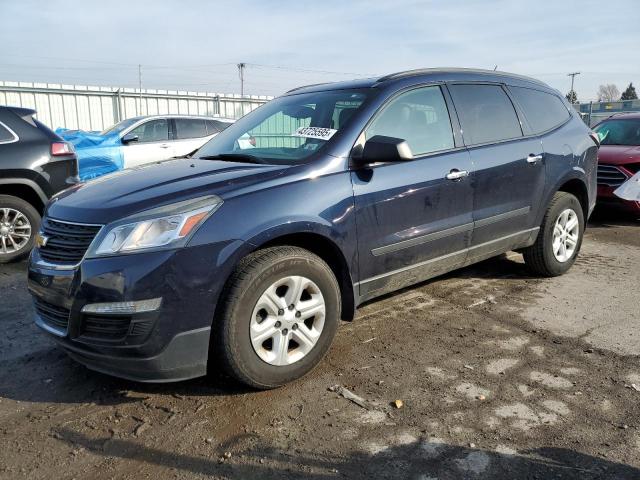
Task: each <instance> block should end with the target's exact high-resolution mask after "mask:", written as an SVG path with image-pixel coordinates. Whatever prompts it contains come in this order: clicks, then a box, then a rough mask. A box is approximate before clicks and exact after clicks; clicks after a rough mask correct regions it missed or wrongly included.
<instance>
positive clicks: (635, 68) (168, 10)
mask: <svg viewBox="0 0 640 480" xmlns="http://www.w3.org/2000/svg"><path fill="white" fill-rule="evenodd" d="M0 19H2V28H1V29H0V45H2V48H0V80H5V81H7V80H8V81H23V82H44V83H66V84H78V85H100V86H120V87H137V86H138V84H139V78H138V65H141V72H142V87H143V88H158V89H171V90H187V91H202V92H205V91H206V92H216V93H240V80H239V77H238V68H237V64H238V63H240V62H243V63H246V68H245V75H244V76H245V83H244V92H245V94H255V95H279V94H281V93H283V92H285V91H286V90H288V89H290V88H293V87H296V86H300V85H305V84H310V83H320V82H328V81H336V80H346V79H351V78H358V77H368V76H379V75H383V74H387V73H392V72H397V71H402V70H408V69H413V68H423V67H472V68H486V69H494V68H495V67H496V66H497V68H498V70H502V71H507V72H514V73H520V74H524V75H530V76H532V77H536V78H538V79H540V80H542V81H545V82H547V83H548V84H550V85H551V86H553V87H555V88H557V89H558V90H560V91H562V92H563V93H566V92H568V91H569V89H570V87H571V78H570V77H568V76H567V74H568V73H570V72H581V73H580V75H578V76H576V78H575V90H576V92H577V94H578V98H579V100H580V101H588V100H592V99H595V98H596V92H597V89H598V86H599V85H600V84H605V83H613V84H616V85H617V87H618V88H619V90H620V91H622V90H624V88H626V86H627V85H628V84H629V82H634V84H636V85H638V86H639V87H640V48H639V47H640V28H638V25H640V2H639V1H638V0H609V1H607V2H603V1H602V0H599V1H591V0H581V1H574V0H537V1H536V0H529V1H518V0H511V1H509V0H393V1H388V0H386V1H379V0H368V1H360V0H351V1H350V0H341V1H334V0H323V1H321V2H319V1H304V0H297V1H289V0H282V1H273V0H233V1H227V0H218V1H207V0H180V1H176V0H173V1H167V0H165V1H162V0H155V1H144V0H128V1H122V0H109V1H104V0H102V1H95V0H83V1H80V0H77V1H70V0H0Z"/></svg>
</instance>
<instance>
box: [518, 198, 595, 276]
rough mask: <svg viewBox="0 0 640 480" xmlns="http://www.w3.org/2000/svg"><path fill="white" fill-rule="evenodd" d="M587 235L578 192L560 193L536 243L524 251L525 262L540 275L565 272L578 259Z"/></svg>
mask: <svg viewBox="0 0 640 480" xmlns="http://www.w3.org/2000/svg"><path fill="white" fill-rule="evenodd" d="M583 234H584V214H583V211H582V205H580V202H579V201H578V199H577V198H576V197H575V196H574V195H572V194H570V193H567V192H556V194H555V195H554V196H553V199H552V200H551V203H550V204H549V207H548V208H547V212H546V213H545V216H544V219H543V221H542V225H541V226H540V232H539V233H538V238H537V239H536V243H534V244H533V245H532V246H530V247H528V248H526V249H524V250H523V252H522V253H523V256H524V261H525V263H526V264H527V266H528V267H529V268H531V270H533V271H534V272H535V273H537V274H539V275H543V276H545V277H554V276H557V275H562V274H563V273H565V272H566V271H567V270H569V269H570V268H571V266H572V265H573V264H574V262H575V261H576V257H577V255H578V252H579V251H580V247H581V245H582V236H583Z"/></svg>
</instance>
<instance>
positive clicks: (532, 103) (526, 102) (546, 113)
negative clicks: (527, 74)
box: [509, 87, 570, 133]
mask: <svg viewBox="0 0 640 480" xmlns="http://www.w3.org/2000/svg"><path fill="white" fill-rule="evenodd" d="M509 90H511V93H512V94H513V96H514V98H515V99H516V102H518V103H519V104H520V105H521V106H522V109H523V110H524V115H525V116H526V117H527V121H528V122H529V125H531V128H532V129H533V133H542V132H546V131H547V130H551V129H552V128H554V127H557V126H559V125H561V124H563V123H564V122H566V121H567V120H568V119H569V117H570V114H569V111H568V110H567V107H566V106H565V105H564V103H563V102H562V100H560V99H559V98H558V97H557V96H555V95H553V94H551V93H546V92H541V91H540V90H534V89H532V88H525V87H509Z"/></svg>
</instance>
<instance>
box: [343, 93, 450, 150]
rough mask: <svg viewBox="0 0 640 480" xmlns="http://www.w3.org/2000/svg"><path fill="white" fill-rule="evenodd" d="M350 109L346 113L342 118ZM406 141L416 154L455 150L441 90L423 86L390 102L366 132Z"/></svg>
mask: <svg viewBox="0 0 640 480" xmlns="http://www.w3.org/2000/svg"><path fill="white" fill-rule="evenodd" d="M347 111H348V110H343V111H342V112H341V114H340V115H341V116H342V115H343V114H344V113H345V112H347ZM375 135H384V136H387V137H396V138H402V139H404V140H406V142H407V143H408V144H409V147H410V148H411V152H412V153H413V154H414V155H422V154H425V153H429V152H437V151H439V150H446V149H449V148H453V146H454V143H453V131H452V129H451V120H450V119H449V111H448V109H447V104H446V103H445V100H444V98H443V96H442V91H441V90H440V87H435V86H434V87H424V88H418V89H415V90H411V91H409V92H406V93H403V94H401V95H399V96H397V97H396V98H394V99H393V100H391V101H390V102H389V103H388V104H387V105H386V106H385V107H384V109H383V110H382V111H381V113H380V114H379V115H378V116H377V117H376V118H375V119H374V121H373V123H371V125H369V127H368V128H367V130H366V131H365V138H367V139H369V138H371V137H373V136H375Z"/></svg>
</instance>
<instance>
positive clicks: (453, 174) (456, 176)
mask: <svg viewBox="0 0 640 480" xmlns="http://www.w3.org/2000/svg"><path fill="white" fill-rule="evenodd" d="M446 176H447V180H460V179H461V178H464V177H468V176H469V172H468V171H466V170H458V169H457V168H454V169H453V170H451V171H450V172H449V173H447V175H446Z"/></svg>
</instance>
